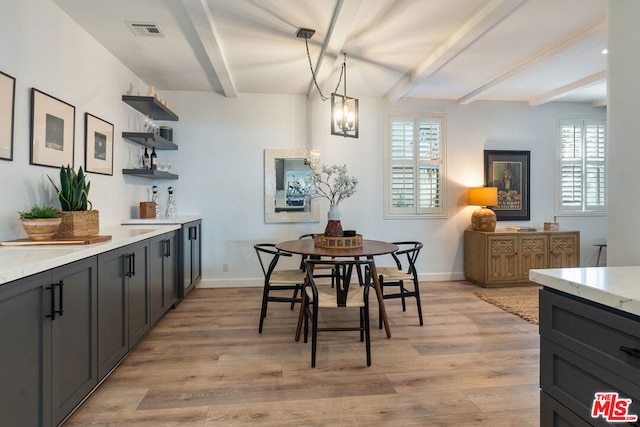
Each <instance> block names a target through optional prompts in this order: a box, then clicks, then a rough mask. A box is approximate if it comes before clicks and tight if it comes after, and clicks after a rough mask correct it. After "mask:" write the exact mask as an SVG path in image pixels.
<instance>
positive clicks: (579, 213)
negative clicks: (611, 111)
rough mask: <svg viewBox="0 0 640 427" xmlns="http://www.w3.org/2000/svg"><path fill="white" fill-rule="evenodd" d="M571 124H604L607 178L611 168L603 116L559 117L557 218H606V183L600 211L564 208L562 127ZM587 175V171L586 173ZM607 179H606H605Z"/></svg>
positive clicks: (557, 131)
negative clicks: (608, 170)
mask: <svg viewBox="0 0 640 427" xmlns="http://www.w3.org/2000/svg"><path fill="white" fill-rule="evenodd" d="M569 122H574V123H577V122H581V124H582V126H586V125H588V124H603V125H604V127H605V156H604V167H605V177H606V171H607V169H608V167H609V161H608V156H607V153H608V149H607V145H608V144H609V138H608V131H607V126H608V123H607V119H606V117H602V116H593V115H591V116H558V117H556V123H555V143H556V147H555V148H556V161H555V175H554V177H555V183H554V195H555V197H554V210H555V214H554V215H556V216H564V217H570V216H573V217H594V216H606V215H607V210H608V190H607V185H606V183H605V190H604V199H605V202H604V207H602V208H600V209H597V208H596V209H584V208H582V207H581V208H579V209H567V208H565V207H563V206H562V163H563V162H562V125H563V124H565V123H569ZM583 150H584V152H586V149H585V147H583ZM584 173H586V170H585V172H584ZM605 179H606V178H605ZM582 196H583V198H586V194H585V188H584V187H583V190H582Z"/></svg>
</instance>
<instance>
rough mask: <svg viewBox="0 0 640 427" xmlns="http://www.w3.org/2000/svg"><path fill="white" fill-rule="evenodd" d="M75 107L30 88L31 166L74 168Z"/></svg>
mask: <svg viewBox="0 0 640 427" xmlns="http://www.w3.org/2000/svg"><path fill="white" fill-rule="evenodd" d="M75 121H76V107H74V106H73V105H71V104H67V103H66V102H64V101H61V100H59V99H57V98H54V97H53V96H50V95H47V94H46V93H44V92H40V91H39V90H38V89H36V88H31V159H30V164H32V165H40V166H49V167H53V168H60V166H63V165H71V166H73V145H74V142H75V132H74V129H75Z"/></svg>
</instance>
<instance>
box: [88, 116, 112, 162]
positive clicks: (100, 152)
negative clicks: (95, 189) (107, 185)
mask: <svg viewBox="0 0 640 427" xmlns="http://www.w3.org/2000/svg"><path fill="white" fill-rule="evenodd" d="M84 129H85V136H84V156H85V157H84V169H85V170H86V171H87V172H93V173H99V174H102V175H113V125H112V124H111V123H109V122H106V121H104V120H102V119H100V118H98V117H96V116H94V115H91V114H89V113H85V115H84Z"/></svg>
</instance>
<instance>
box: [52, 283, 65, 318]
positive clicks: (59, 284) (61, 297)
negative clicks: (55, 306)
mask: <svg viewBox="0 0 640 427" xmlns="http://www.w3.org/2000/svg"><path fill="white" fill-rule="evenodd" d="M54 286H59V287H60V310H56V313H57V314H59V315H60V316H62V313H63V312H64V310H63V309H62V304H63V301H64V296H63V293H62V290H63V289H64V281H62V280H60V281H59V282H58V284H57V285H54Z"/></svg>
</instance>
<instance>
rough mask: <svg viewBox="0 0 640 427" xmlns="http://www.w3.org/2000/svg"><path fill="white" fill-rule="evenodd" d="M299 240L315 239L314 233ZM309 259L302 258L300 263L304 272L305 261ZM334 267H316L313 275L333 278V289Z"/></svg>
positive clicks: (332, 283) (332, 284)
mask: <svg viewBox="0 0 640 427" xmlns="http://www.w3.org/2000/svg"><path fill="white" fill-rule="evenodd" d="M298 239H299V240H302V239H313V233H310V234H303V235H302V236H300V237H298ZM306 259H307V257H306V256H304V255H303V256H302V260H301V261H300V268H301V269H302V270H304V268H305V267H304V261H305V260H306ZM331 259H335V258H331ZM332 268H333V267H332V266H330V265H316V266H315V271H314V274H313V277H316V278H318V277H327V278H331V287H333V286H334V283H335V282H334V279H333V274H332V273H331V271H332Z"/></svg>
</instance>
